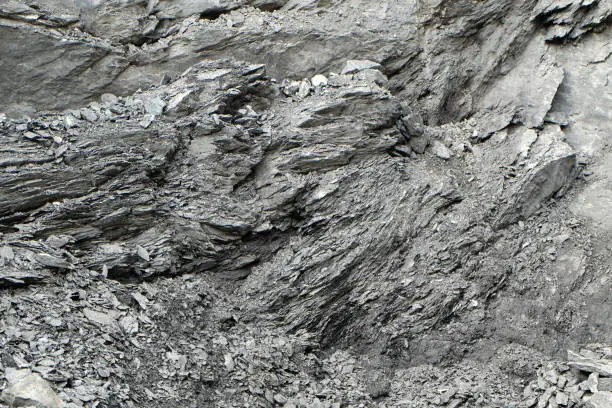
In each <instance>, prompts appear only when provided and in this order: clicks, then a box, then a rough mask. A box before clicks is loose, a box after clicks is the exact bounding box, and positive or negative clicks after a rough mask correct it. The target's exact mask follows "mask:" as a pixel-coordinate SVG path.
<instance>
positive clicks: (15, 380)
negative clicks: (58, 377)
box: [2, 368, 64, 408]
mask: <svg viewBox="0 0 612 408" xmlns="http://www.w3.org/2000/svg"><path fill="white" fill-rule="evenodd" d="M6 378H7V380H8V387H7V388H6V389H5V390H4V391H3V392H2V400H3V401H4V402H6V403H7V404H9V406H11V407H35V408H62V407H63V406H64V405H63V403H62V399H61V398H60V397H59V396H58V395H57V394H56V393H55V391H53V389H52V388H51V386H50V385H49V383H48V382H47V381H45V380H43V379H42V378H41V376H40V375H38V374H35V373H32V372H31V371H30V370H17V369H13V368H7V369H6Z"/></svg>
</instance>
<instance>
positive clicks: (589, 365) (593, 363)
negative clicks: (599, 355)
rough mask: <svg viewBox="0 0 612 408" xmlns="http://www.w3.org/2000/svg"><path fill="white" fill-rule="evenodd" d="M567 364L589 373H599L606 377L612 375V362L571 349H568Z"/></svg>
mask: <svg viewBox="0 0 612 408" xmlns="http://www.w3.org/2000/svg"><path fill="white" fill-rule="evenodd" d="M567 359H568V362H567V364H568V365H569V366H570V367H574V368H577V369H579V370H582V371H586V372H588V373H597V374H600V375H602V376H604V377H612V363H610V362H608V361H605V360H596V359H593V358H590V357H585V356H581V355H580V354H578V353H575V352H573V351H571V350H568V351H567Z"/></svg>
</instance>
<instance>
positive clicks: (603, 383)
mask: <svg viewBox="0 0 612 408" xmlns="http://www.w3.org/2000/svg"><path fill="white" fill-rule="evenodd" d="M597 389H598V390H599V391H609V392H612V378H610V377H600V378H599V381H598V383H597Z"/></svg>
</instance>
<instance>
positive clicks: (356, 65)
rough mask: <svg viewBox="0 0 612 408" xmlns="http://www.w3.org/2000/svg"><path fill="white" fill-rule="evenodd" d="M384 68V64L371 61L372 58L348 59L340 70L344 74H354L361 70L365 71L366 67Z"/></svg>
mask: <svg viewBox="0 0 612 408" xmlns="http://www.w3.org/2000/svg"><path fill="white" fill-rule="evenodd" d="M380 68H382V66H381V65H380V64H379V63H377V62H374V61H370V60H348V61H346V62H345V63H344V66H343V67H342V70H341V71H340V73H341V74H342V75H345V74H354V73H357V72H359V71H363V70H366V69H374V70H377V69H380Z"/></svg>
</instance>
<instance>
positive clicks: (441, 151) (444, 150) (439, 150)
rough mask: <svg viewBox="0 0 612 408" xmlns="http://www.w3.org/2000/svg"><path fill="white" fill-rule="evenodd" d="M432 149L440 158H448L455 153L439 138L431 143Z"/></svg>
mask: <svg viewBox="0 0 612 408" xmlns="http://www.w3.org/2000/svg"><path fill="white" fill-rule="evenodd" d="M431 150H432V152H433V154H435V155H436V156H438V157H439V158H441V159H443V160H448V159H450V158H451V157H452V155H453V153H452V152H451V151H450V149H449V148H448V147H446V146H445V145H444V143H442V142H440V141H439V140H434V142H433V143H432V145H431Z"/></svg>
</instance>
